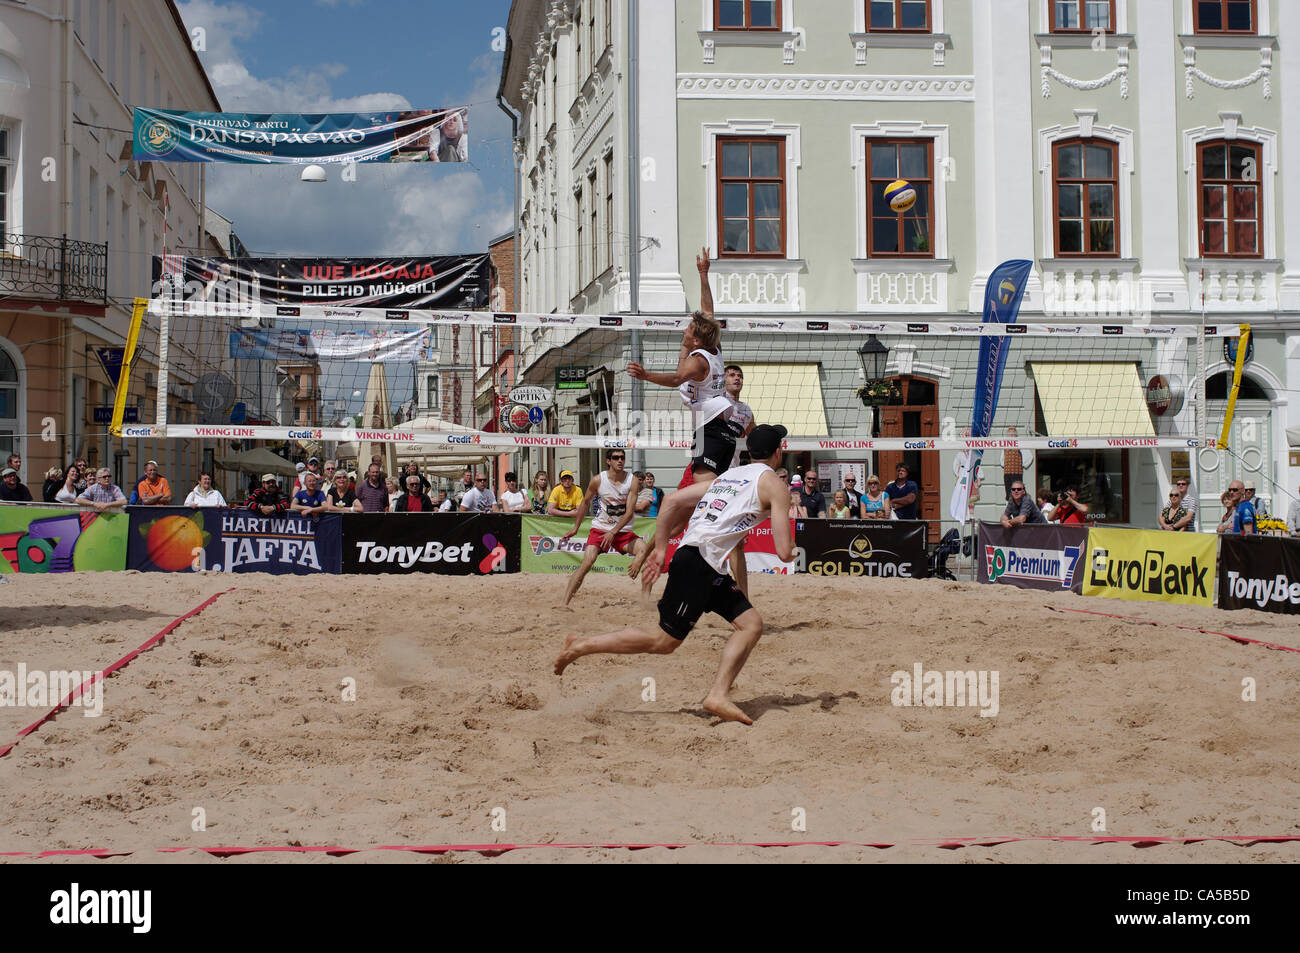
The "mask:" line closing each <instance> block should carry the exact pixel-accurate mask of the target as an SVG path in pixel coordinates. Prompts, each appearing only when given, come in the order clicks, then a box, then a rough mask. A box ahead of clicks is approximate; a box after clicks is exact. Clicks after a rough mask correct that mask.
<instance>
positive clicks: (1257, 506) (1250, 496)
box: [1241, 480, 1268, 516]
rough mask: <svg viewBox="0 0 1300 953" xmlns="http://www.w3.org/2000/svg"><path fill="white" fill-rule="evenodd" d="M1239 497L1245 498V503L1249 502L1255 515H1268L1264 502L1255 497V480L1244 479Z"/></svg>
mask: <svg viewBox="0 0 1300 953" xmlns="http://www.w3.org/2000/svg"><path fill="white" fill-rule="evenodd" d="M1241 498H1242V499H1243V500H1245V501H1246V502H1247V503H1249V504H1250V506H1251V509H1252V510H1253V511H1254V513H1255V515H1256V516H1267V515H1268V512H1267V510H1266V509H1265V508H1264V504H1263V503H1261V502H1260V501H1259V500H1257V499H1255V481H1254V480H1247V481H1246V484H1245V489H1244V490H1242V495H1241Z"/></svg>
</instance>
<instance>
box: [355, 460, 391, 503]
mask: <svg viewBox="0 0 1300 953" xmlns="http://www.w3.org/2000/svg"><path fill="white" fill-rule="evenodd" d="M356 494H357V502H356V504H355V505H354V506H353V509H354V510H355V511H356V512H358V513H387V512H388V487H386V486H385V485H384V474H383V471H382V470H381V469H380V468H379V464H378V463H372V464H370V466H369V468H368V469H367V470H366V478H365V479H364V480H362V481H361V482H360V483H358V484H357V489H356Z"/></svg>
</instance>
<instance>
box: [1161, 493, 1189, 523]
mask: <svg viewBox="0 0 1300 953" xmlns="http://www.w3.org/2000/svg"><path fill="white" fill-rule="evenodd" d="M1182 500H1183V494H1182V493H1181V492H1179V490H1178V489H1177V488H1176V487H1170V489H1169V505H1168V506H1166V507H1165V508H1164V509H1163V510H1161V511H1160V515H1159V516H1158V517H1156V525H1157V526H1159V527H1160V528H1161V529H1163V530H1170V531H1172V532H1175V533H1176V532H1179V531H1181V530H1185V529H1186V528H1187V523H1186V521H1185V520H1184V519H1183V517H1185V516H1186V515H1187V510H1185V509H1184V508H1183V504H1182ZM1180 523H1181V525H1180Z"/></svg>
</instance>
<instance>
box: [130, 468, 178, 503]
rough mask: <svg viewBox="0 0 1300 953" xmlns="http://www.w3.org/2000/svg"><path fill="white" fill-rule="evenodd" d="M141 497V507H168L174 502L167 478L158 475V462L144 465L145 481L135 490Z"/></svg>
mask: <svg viewBox="0 0 1300 953" xmlns="http://www.w3.org/2000/svg"><path fill="white" fill-rule="evenodd" d="M135 491H136V493H138V494H139V495H140V505H141V506H167V505H169V504H170V503H171V501H172V488H171V486H169V485H168V483H167V478H166V477H161V476H159V475H158V461H157V460H150V461H149V462H148V463H146V464H145V465H144V479H143V480H141V481H140V482H139V483H138V484H137V485H136V488H135Z"/></svg>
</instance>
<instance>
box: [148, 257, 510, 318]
mask: <svg viewBox="0 0 1300 953" xmlns="http://www.w3.org/2000/svg"><path fill="white" fill-rule="evenodd" d="M164 265H165V266H166V267H164ZM164 276H165V278H166V282H165V283H164ZM152 281H153V291H154V297H162V298H168V297H172V296H177V295H179V297H180V299H181V300H183V301H211V302H214V303H232V304H233V303H254V302H258V301H261V302H263V303H269V304H282V305H285V308H284V310H283V313H282V314H281V316H282V317H294V316H296V312H294V311H293V309H292V306H293V305H323V306H326V307H329V306H334V305H337V306H338V307H339V308H340V309H346V308H431V309H436V310H453V309H460V308H482V307H486V306H487V304H488V292H489V289H490V287H491V282H490V278H489V273H488V257H487V255H442V256H438V257H432V258H427V257H426V258H191V257H185V256H179V255H169V256H167V258H166V259H165V260H164V259H163V258H160V257H158V256H157V255H155V256H154V259H153V278H152ZM344 316H346V315H344Z"/></svg>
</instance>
